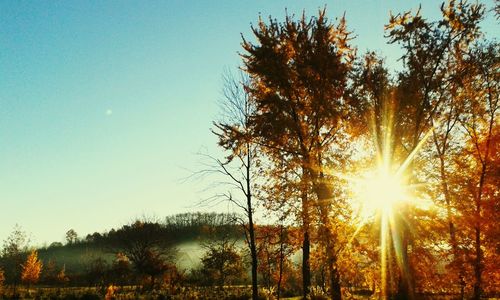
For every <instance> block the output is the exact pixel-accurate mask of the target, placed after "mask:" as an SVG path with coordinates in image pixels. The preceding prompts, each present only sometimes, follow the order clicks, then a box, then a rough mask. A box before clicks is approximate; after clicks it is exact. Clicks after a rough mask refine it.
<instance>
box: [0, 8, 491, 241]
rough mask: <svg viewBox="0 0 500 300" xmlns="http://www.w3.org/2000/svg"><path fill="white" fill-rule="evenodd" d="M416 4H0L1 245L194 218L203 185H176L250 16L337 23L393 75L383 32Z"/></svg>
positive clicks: (205, 138)
mask: <svg viewBox="0 0 500 300" xmlns="http://www.w3.org/2000/svg"><path fill="white" fill-rule="evenodd" d="M418 3H419V1H396V0H391V1H385V0H384V1H383V0H366V1H365V0H358V1H348V0H342V1H307V3H306V1H264V0H261V1H234V0H232V1H231V0H227V1H0V166H1V167H0V199H1V200H0V201H1V210H0V240H3V239H4V238H5V237H6V236H7V235H8V234H9V233H10V231H11V230H12V228H13V226H14V225H15V224H16V223H18V224H19V225H21V226H22V227H23V229H24V230H26V231H27V232H28V233H30V234H31V236H32V240H33V243H35V244H42V243H45V242H46V243H50V242H52V241H62V240H63V238H64V234H65V232H66V231H67V230H69V229H70V228H74V229H75V230H76V231H77V232H78V233H79V234H80V235H82V236H84V235H86V234H87V233H92V232H94V231H104V230H107V229H110V228H111V227H117V226H120V225H122V224H124V223H126V222H129V221H130V220H131V219H132V218H134V217H138V216H141V215H150V216H151V215H154V216H157V217H163V216H166V215H169V214H174V213H179V212H186V211H196V210H207V208H203V209H202V208H197V207H193V206H194V205H195V204H196V203H197V201H198V200H199V199H200V198H202V197H204V195H203V193H201V192H200V191H201V190H203V188H204V184H205V183H201V182H196V181H188V182H185V183H181V179H182V178H184V177H186V176H188V175H189V172H188V171H186V170H196V169H197V168H200V166H199V164H198V163H197V161H198V157H197V156H196V155H195V153H196V152H198V151H199V150H200V149H202V148H204V147H206V148H207V149H208V151H209V152H210V153H215V154H217V151H218V150H217V149H216V147H215V138H214V137H213V136H212V135H211V134H210V130H209V129H210V126H211V122H212V120H214V119H215V118H216V117H217V112H218V108H217V101H218V100H219V99H220V98H221V93H220V91H221V88H222V80H221V75H222V73H223V72H224V70H225V69H227V68H229V69H235V68H236V67H237V66H238V64H239V61H240V60H239V56H238V53H237V52H238V51H240V50H241V46H240V43H241V37H240V33H242V34H243V35H244V36H246V37H250V36H251V33H250V24H251V23H253V24H255V23H256V22H257V20H258V16H259V14H261V15H262V16H263V17H267V16H268V15H272V16H273V17H276V18H278V19H281V20H282V19H283V18H284V15H285V8H287V10H288V13H289V14H293V13H295V14H301V13H302V10H303V9H305V11H306V13H307V14H308V15H311V14H315V13H316V12H317V10H318V8H322V7H324V6H325V4H326V5H327V9H328V16H329V17H330V19H334V18H335V17H337V16H341V15H342V14H343V13H344V11H345V12H346V18H347V24H348V27H349V28H350V29H351V30H353V31H354V32H355V34H356V35H357V39H356V40H355V41H354V42H353V44H355V45H356V46H358V47H359V50H360V51H361V52H365V51H366V49H371V50H377V51H380V52H382V53H383V54H384V55H385V56H387V61H388V63H389V64H390V65H391V66H393V67H396V65H397V62H396V58H397V55H398V50H397V47H396V46H394V45H387V44H386V40H385V39H384V38H383V34H384V33H383V25H384V24H385V23H386V22H387V20H388V15H389V10H391V9H392V11H394V12H398V11H403V10H407V9H410V8H415V7H418ZM422 5H423V11H424V15H426V16H431V17H433V16H434V17H435V16H436V15H437V14H438V12H439V11H438V7H439V6H438V4H437V2H435V1H430V0H429V1H424V2H423V4H422ZM487 5H489V6H490V7H491V6H492V4H491V2H487ZM485 24H486V28H485V29H486V30H487V31H489V32H490V33H495V34H496V31H495V30H494V29H496V27H495V26H496V25H497V24H496V23H495V22H494V21H492V20H489V21H488V22H486V23H485ZM214 209H222V210H225V209H226V208H225V207H219V208H214ZM208 210H209V209H208Z"/></svg>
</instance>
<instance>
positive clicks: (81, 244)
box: [38, 213, 243, 274]
mask: <svg viewBox="0 0 500 300" xmlns="http://www.w3.org/2000/svg"><path fill="white" fill-rule="evenodd" d="M236 217H237V216H236V215H232V214H220V213H184V214H177V215H173V216H168V217H166V218H165V219H164V220H163V221H158V222H156V223H157V224H158V226H159V227H160V228H161V229H162V234H163V235H164V239H165V240H166V241H168V242H169V243H170V244H171V245H172V247H173V248H176V249H177V254H176V258H175V263H176V265H177V266H178V267H179V268H181V269H189V268H192V267H193V266H196V265H197V264H199V262H200V258H201V256H202V255H203V252H204V250H203V249H202V248H201V247H200V243H201V242H203V240H206V239H210V238H214V237H215V238H216V237H217V235H219V234H224V235H229V236H231V237H232V238H234V239H237V240H241V241H242V240H243V232H242V228H241V226H240V225H237V224H236ZM127 226H129V225H124V226H122V227H121V228H118V229H111V230H109V231H108V232H103V233H98V232H95V233H92V234H88V235H87V236H86V237H85V238H84V239H81V240H77V241H76V242H74V243H68V244H65V245H62V244H60V243H54V244H52V245H51V246H49V247H45V248H40V249H38V254H39V257H40V258H41V259H42V260H43V262H44V263H48V262H49V261H51V262H53V263H55V264H56V265H57V266H59V267H62V266H65V268H66V272H67V273H68V274H79V273H82V272H85V271H86V270H87V269H88V267H89V266H90V264H91V263H92V262H93V261H95V260H96V259H103V260H104V261H106V262H108V263H111V262H112V261H113V260H114V259H115V255H116V253H117V252H118V251H119V249H118V248H117V247H115V246H114V243H113V240H114V238H115V237H116V236H118V235H119V234H120V233H121V231H123V230H124V229H126V228H127Z"/></svg>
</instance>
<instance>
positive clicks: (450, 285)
mask: <svg viewBox="0 0 500 300" xmlns="http://www.w3.org/2000/svg"><path fill="white" fill-rule="evenodd" d="M495 5H496V8H495V9H493V10H492V9H487V8H486V7H485V6H484V5H483V4H481V3H478V2H472V1H470V2H469V1H453V0H450V1H448V2H445V3H443V4H442V5H441V7H440V10H441V16H440V18H439V19H437V20H429V19H427V18H426V16H425V15H423V14H422V13H421V10H420V9H417V10H413V11H408V12H400V13H396V14H394V13H391V15H390V18H389V20H388V21H387V25H386V26H385V37H386V39H387V42H388V43H390V44H394V45H397V46H399V48H400V50H401V52H400V53H401V56H400V58H399V59H400V62H401V63H402V68H401V69H397V70H394V69H389V67H388V66H387V65H386V62H385V59H384V53H376V52H367V53H359V52H358V51H357V49H356V47H355V44H356V36H355V33H354V32H351V29H350V28H349V27H348V25H349V23H348V20H346V18H345V17H343V18H338V19H335V20H331V19H329V18H328V10H327V9H326V8H325V9H321V10H319V11H318V12H317V13H316V14H314V15H312V16H308V15H307V14H306V12H304V14H303V15H301V16H294V15H288V14H287V15H286V16H285V17H284V18H280V19H275V18H274V16H273V17H269V18H265V17H261V18H259V20H258V22H257V23H256V24H255V25H253V26H252V28H251V29H252V32H253V36H242V41H241V52H240V57H241V65H240V68H239V69H238V70H236V71H234V72H230V71H228V72H227V73H225V74H224V76H223V78H224V80H223V81H224V85H223V87H222V94H223V98H222V99H221V101H220V114H219V116H218V118H217V119H216V120H214V122H213V126H212V128H211V132H212V133H213V134H214V135H215V136H216V138H217V141H218V146H219V148H220V149H221V150H223V151H224V155H223V156H222V157H218V156H213V155H209V154H200V156H201V159H202V160H203V165H202V166H201V168H200V170H197V171H195V172H194V174H193V175H192V176H191V177H192V178H194V180H196V179H197V178H204V180H207V181H211V182H213V183H212V184H211V189H209V191H214V192H213V195H212V196H210V197H208V198H206V199H204V200H203V201H202V202H203V204H204V205H215V204H217V203H221V202H224V203H228V204H230V205H231V207H232V208H233V209H234V214H220V213H217V214H216V213H214V214H201V213H192V214H184V215H176V216H171V217H167V218H166V219H165V220H148V219H144V220H140V219H138V220H136V221H134V222H131V223H130V224H127V225H124V226H123V227H121V228H118V229H116V230H110V231H108V232H106V233H94V234H89V235H87V236H86V237H85V238H83V239H80V238H78V236H77V234H76V232H74V231H68V233H67V243H66V244H65V245H63V244H61V243H59V244H53V245H51V246H48V247H46V248H41V249H33V248H30V247H29V246H28V245H27V240H26V237H25V234H24V233H23V232H22V230H21V229H19V228H16V229H15V230H14V232H13V233H12V235H11V236H9V237H8V238H7V239H6V240H5V241H4V244H3V248H2V252H1V271H0V285H1V286H3V288H2V289H1V292H0V293H3V294H0V295H3V297H21V298H22V297H28V298H29V297H32V298H37V299H49V298H50V297H54V298H58V297H59V298H64V297H69V296H71V297H73V298H81V299H90V298H92V297H95V298H106V299H113V298H117V299H143V298H144V299H146V298H148V297H149V298H158V299H160V298H163V299H283V298H293V297H294V298H295V299H477V300H478V299H485V298H499V297H500V270H499V267H498V266H499V265H500V226H499V224H498V220H499V219H500V200H499V199H500V198H499V186H500V156H499V155H500V149H499V147H500V143H499V141H500V132H499V129H500V121H499V120H500V119H499V110H500V109H499V88H500V83H499V79H500V72H499V71H500V57H499V51H500V45H499V43H498V41H497V40H495V39H494V38H491V37H489V36H488V35H487V34H485V33H484V32H483V31H482V29H481V24H482V22H483V21H484V19H485V18H486V17H487V16H489V15H491V16H492V17H493V18H494V19H495V20H496V21H497V24H498V21H499V20H500V9H499V7H500V6H499V5H500V4H499V2H498V1H495ZM281 19H282V21H280V20H281ZM187 242H192V243H194V244H196V245H197V246H196V247H198V248H199V249H201V250H199V251H200V252H199V253H200V254H199V258H197V259H196V260H197V264H196V266H190V267H185V268H183V267H180V265H179V260H180V259H181V258H180V257H182V255H179V253H180V252H182V251H181V250H182V245H183V243H187ZM58 249H59V250H61V249H64V250H65V251H75V249H79V250H78V251H77V252H78V253H80V254H78V255H81V253H89V252H92V251H93V252H94V254H91V255H89V257H90V258H89V259H88V260H87V261H86V262H85V263H81V264H80V265H79V266H77V264H73V265H72V264H71V263H70V262H69V261H68V263H67V264H61V263H60V262H59V258H58V257H57V254H55V253H62V252H57V251H58ZM89 249H90V250H89ZM62 261H64V259H61V262H62ZM72 268H73V269H72ZM50 295H53V296H50ZM85 297H87V298H85ZM89 297H90V298H89ZM141 297H143V298H141Z"/></svg>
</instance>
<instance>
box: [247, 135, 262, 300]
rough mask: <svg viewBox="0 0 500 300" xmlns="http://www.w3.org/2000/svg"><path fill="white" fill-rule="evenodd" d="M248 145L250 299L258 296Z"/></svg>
mask: <svg viewBox="0 0 500 300" xmlns="http://www.w3.org/2000/svg"><path fill="white" fill-rule="evenodd" d="M250 156H251V153H250V146H249V145H248V144H247V166H246V185H247V192H246V196H247V210H248V233H249V235H250V255H251V257H252V300H257V299H258V297H259V290H258V286H257V284H258V282H257V263H258V261H257V246H256V244H255V228H254V224H253V207H252V193H251V186H250V163H251V158H250Z"/></svg>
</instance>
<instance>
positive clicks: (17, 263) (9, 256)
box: [2, 224, 29, 289]
mask: <svg viewBox="0 0 500 300" xmlns="http://www.w3.org/2000/svg"><path fill="white" fill-rule="evenodd" d="M28 244H29V239H28V237H27V235H26V233H25V232H24V231H23V230H22V229H21V227H20V226H19V225H17V224H16V225H15V226H14V230H13V231H12V233H11V234H10V235H9V236H8V237H7V238H6V239H5V240H4V243H3V248H2V265H3V267H4V270H5V275H6V276H5V277H6V280H7V281H8V282H9V283H12V284H14V289H15V288H16V286H17V284H19V280H20V279H21V270H22V269H21V265H22V264H23V262H24V259H25V257H26V253H27V252H28Z"/></svg>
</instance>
